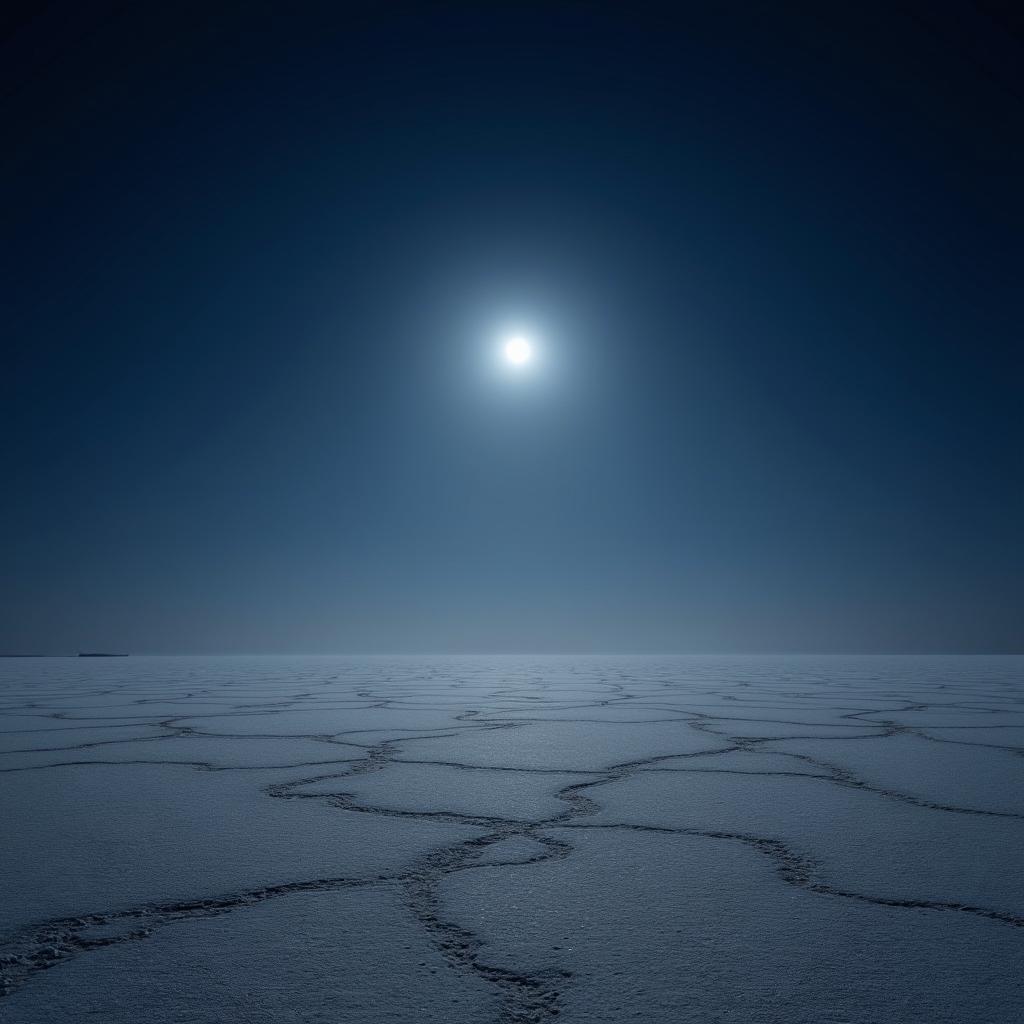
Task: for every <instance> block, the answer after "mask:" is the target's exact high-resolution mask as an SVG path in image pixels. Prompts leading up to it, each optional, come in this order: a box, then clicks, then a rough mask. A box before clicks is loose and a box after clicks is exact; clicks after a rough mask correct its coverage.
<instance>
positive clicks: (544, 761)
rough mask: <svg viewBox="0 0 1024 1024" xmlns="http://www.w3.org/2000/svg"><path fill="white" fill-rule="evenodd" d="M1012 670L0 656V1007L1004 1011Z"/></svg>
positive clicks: (227, 1016) (499, 1016)
mask: <svg viewBox="0 0 1024 1024" xmlns="http://www.w3.org/2000/svg"><path fill="white" fill-rule="evenodd" d="M1022 669H1024V659H1020V658H976V659H972V658H810V657H806V658H796V657H794V658H653V657H652V658H626V657H621V658H568V657H549V658H540V657H535V658H531V657H501V658H499V657H493V658H474V657H464V658H392V659H388V658H362V659H357V658H328V657H322V658H316V657H309V658H175V659H146V658H121V659H115V660H112V661H107V660H106V659H100V660H96V661H93V660H86V661H85V662H81V661H77V660H75V659H69V660H57V659H53V660H48V659H39V660H32V661H16V660H10V661H6V662H3V663H0V709H2V710H0V733H3V743H4V746H5V748H6V749H7V750H8V751H9V752H8V753H4V754H0V821H3V823H4V842H3V843H2V844H0V1017H2V1019H3V1020H4V1021H5V1022H6V1021H11V1022H14V1024H20V1022H25V1024H42V1022H51V1021H53V1022H56V1021H58V1020H59V1021H67V1020H75V1019H85V1018H93V1019H102V1020H104V1021H110V1022H111V1024H128V1022H129V1021H131V1022H135V1021H137V1020H140V1019H145V1020H152V1021H156V1022H157V1024H163V1022H165V1021H166V1022H170V1021H181V1020H191V1021H196V1022H210V1024H212V1022H214V1021H247V1022H248V1021H257V1022H260V1021H267V1022H269V1021H281V1020H296V1021H298V1020H302V1021H320V1020H323V1021H327V1020H330V1021H353V1022H363V1021H367V1022H369V1021H379V1020H396V1021H397V1020H403V1021H404V1020H424V1021H432V1020H437V1021H442V1020H444V1021H455V1022H458V1021H462V1020H465V1021H474V1022H476V1021H488V1020H493V1021H495V1022H506V1024H543V1022H551V1021H555V1020H560V1021H579V1022H583V1021H613V1020H614V1021H620V1020H623V1019H642V1020H646V1021H655V1022H659V1021H663V1022H666V1024H667V1022H669V1021H694V1022H696V1021H701V1022H704V1021H709V1020H715V1021H720V1022H726V1024H729V1022H733V1021H736V1022H740V1021H743V1022H755V1024H756V1022H765V1024H767V1022H776V1021H778V1022H783V1021H785V1022H786V1024H793V1022H805V1024H812V1022H813V1024H821V1022H835V1024H839V1022H845V1024H868V1022H875V1021H878V1020H882V1019H886V1020H905V1021H913V1020H921V1021H925V1020H927V1021H948V1022H950V1024H952V1022H953V1021H967V1020H970V1021H977V1022H981V1024H989V1022H991V1024H996V1022H1000V1024H1001V1022H1003V1021H1009V1020H1012V1019H1014V1016H1015V1012H1016V1008H1017V1007H1018V1006H1019V1005H1020V1002H1021V997H1022V995H1024V992H1022V985H1024V982H1022V981H1021V980H1020V971H1019V963H1020V960H1021V956H1022V954H1024V927H1022V925H1024V896H1022V893H1021V889H1020V884H1019V876H1020V867H1021V854H1020V852H1019V851H1020V850H1021V849H1022V848H1024V843H1022V839H1024V818H1022V817H1021V813H1020V807H1021V805H1020V798H1019V794H1020V792H1021V787H1020V782H1021V781H1022V780H1021V768H1022V766H1024V757H1022V751H1024V728H1022V727H1021V722H1022V721H1024V678H1022V676H1024V672H1022ZM146 736H149V737H153V738H148V739H144V738H141V737H146Z"/></svg>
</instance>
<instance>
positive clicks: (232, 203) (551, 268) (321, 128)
mask: <svg viewBox="0 0 1024 1024" xmlns="http://www.w3.org/2000/svg"><path fill="white" fill-rule="evenodd" d="M37 6H38V5H37ZM853 6H854V5H829V4H814V5H810V4H808V5H806V6H803V5H760V4H730V5H693V6H687V5H685V4H683V5H679V4H677V5H672V6H671V7H669V6H666V7H663V8H657V7H653V6H644V5H639V6H636V5H618V4H616V5H609V6H608V7H603V6H601V5H598V4H582V3H579V4H578V3H548V4H531V3H516V4H502V3H487V4H439V5H433V4H424V3H421V4H414V5H403V4H395V3H392V4H359V5H344V4H331V5H324V6H322V7H320V6H317V5H312V4H263V5H260V4H246V5H238V6H234V5H216V4H215V5H209V4H204V5H190V4H182V5H168V6H165V7H163V9H162V10H156V9H155V5H153V6H152V7H151V5H139V7H138V8H129V9H123V10H122V9H119V8H118V7H114V6H109V7H108V6H103V5H87V4H75V5H67V6H62V5H52V6H49V7H42V8H40V9H38V10H32V11H26V12H24V13H22V14H20V15H18V14H16V15H15V16H13V18H12V19H11V21H10V22H9V23H8V24H6V25H5V39H6V42H5V43H4V46H3V50H2V53H0V57H2V59H0V66H2V67H3V69H4V70H3V71H2V73H0V74H2V79H3V81H2V85H3V94H2V95H3V99H2V103H3V116H4V123H5V133H4V135H5V146H4V150H5V153H4V157H3V163H2V174H3V183H4V197H5V202H4V207H5V208H4V225H5V231H4V237H5V242H6V244H5V247H4V263H5V266H4V268H3V269H4V273H3V289H4V302H3V306H4V322H3V332H4V336H5V339H6V344H5V349H6V351H7V354H6V356H5V359H4V372H3V374H2V384H0V388H2V393H0V401H2V418H3V423H2V427H3V432H2V441H0V444H2V446H3V459H4V479H5V483H6V485H7V486H6V487H5V492H6V494H5V499H4V501H3V503H2V506H0V516H2V523H0V529H2V534H0V536H2V538H3V547H2V555H0V574H2V579H3V588H2V609H0V611H2V614H0V651H40V652H57V651H72V652H73V651H75V650H77V649H107V648H110V649H115V650H129V651H138V652H143V651H151V652H178V651H211V652H215V651H356V652H367V651H458V650H472V651H584V650H594V651H658V652H669V651H701V652H710V651H779V650H800V651H872V650H878V651H933V650H934V651H1009V650H1017V651H1019V650H1021V649H1024V630H1022V622H1024V615H1022V612H1024V584H1022V580H1024V542H1022V535H1021V523H1022V522H1024V467H1022V459H1021V454H1022V444H1021V442H1022V430H1021V426H1022V418H1021V400H1020V392H1021V382H1022V374H1021V369H1022V366H1021V358H1020V335H1021V331H1020V328H1021V320H1022V314H1021V294H1022V293H1021V280H1022V275H1021V272H1022V269H1024V260H1022V237H1024V235H1022V228H1024V199H1022V194H1024V193H1022V189H1021V181H1024V137H1022V128H1024V119H1022V106H1021V104H1022V98H1024V74H1022V72H1021V68H1024V51H1022V43H1021V39H1022V36H1021V35H1020V33H1019V31H1018V29H1017V26H1016V25H1015V24H1014V23H1013V21H1012V20H1011V19H1010V17H1009V16H1008V15H1007V14H1006V13H1005V10H1004V9H1001V8H1000V7H999V6H997V5H994V4H993V5H988V4H982V5H967V4H964V5H958V6H957V7H950V8H949V9H948V10H947V9H944V8H943V7H942V5H933V4H928V5H924V4H922V5H912V4H908V5H890V4H885V5H878V6H869V7H868V9H866V10H865V9H859V8H860V5H857V7H858V9H857V10H852V9H851V10H846V9H845V8H847V7H851V8H852V7H853ZM773 7H774V8H777V9H775V10H772V9H771V8H773ZM839 7H842V8H844V9H843V10H831V9H830V8H839ZM510 321H519V322H523V323H526V324H528V325H529V326H530V327H531V328H532V329H533V330H534V331H535V332H536V334H537V337H538V339H539V340H540V341H541V343H542V347H543V350H544V356H545V358H544V360H543V361H542V363H541V364H539V365H537V366H536V367H535V368H534V370H533V372H531V373H530V374H529V375H524V376H523V377H522V378H521V379H514V380H513V379H511V378H509V377H503V376H502V375H501V374H498V373H496V372H493V367H492V366H491V360H492V357H493V354H494V346H495V343H496V332H498V331H500V329H501V327H502V325H503V324H506V323H508V322H510Z"/></svg>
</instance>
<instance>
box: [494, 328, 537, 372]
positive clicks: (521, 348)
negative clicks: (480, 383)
mask: <svg viewBox="0 0 1024 1024" xmlns="http://www.w3.org/2000/svg"><path fill="white" fill-rule="evenodd" d="M501 351H502V355H504V357H505V362H506V363H508V364H509V366H513V367H517V368H518V367H523V366H526V364H527V363H529V362H530V360H531V359H533V345H532V344H531V342H530V339H529V338H528V337H527V336H526V335H525V334H510V335H509V336H508V337H507V338H506V339H505V344H504V345H503V346H502V349H501Z"/></svg>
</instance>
